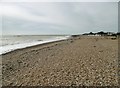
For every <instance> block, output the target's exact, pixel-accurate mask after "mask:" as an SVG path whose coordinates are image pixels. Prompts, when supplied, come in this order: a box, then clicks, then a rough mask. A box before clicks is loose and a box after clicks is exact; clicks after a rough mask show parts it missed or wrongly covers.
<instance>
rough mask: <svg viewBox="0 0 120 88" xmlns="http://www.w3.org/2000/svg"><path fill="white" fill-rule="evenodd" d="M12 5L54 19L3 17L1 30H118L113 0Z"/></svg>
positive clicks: (50, 31) (6, 31) (16, 32)
mask: <svg viewBox="0 0 120 88" xmlns="http://www.w3.org/2000/svg"><path fill="white" fill-rule="evenodd" d="M16 5H17V6H19V7H21V8H22V9H24V10H25V11H26V12H27V13H29V14H31V15H34V16H37V17H39V16H44V17H48V18H50V19H52V20H53V21H54V22H53V23H52V22H51V23H50V22H49V23H47V22H42V21H40V22H35V21H34V22H33V21H27V20H23V19H22V20H21V19H19V18H10V17H5V18H4V19H3V21H4V25H3V26H4V29H3V30H4V32H3V33H4V34H7V33H13V34H18V33H21V34H78V33H79V34H81V33H84V32H90V31H93V32H97V31H101V30H103V31H113V32H117V31H118V7H117V5H118V4H117V3H115V2H111V3H110V2H90V3H88V2H86V3H85V2H84V3H82V2H77V3H76V2H53V3H40V2H39V3H22V4H16ZM46 20H47V19H46ZM48 20H49V19H48ZM52 20H51V21H52ZM55 22H56V23H57V24H56V23H55ZM8 31H9V32H8Z"/></svg>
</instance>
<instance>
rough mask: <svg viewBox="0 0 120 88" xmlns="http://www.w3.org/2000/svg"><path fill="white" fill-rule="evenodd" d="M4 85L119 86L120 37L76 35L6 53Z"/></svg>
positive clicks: (3, 57) (3, 60)
mask: <svg viewBox="0 0 120 88" xmlns="http://www.w3.org/2000/svg"><path fill="white" fill-rule="evenodd" d="M2 66H3V67H2V73H3V75H2V81H3V86H118V75H117V70H118V68H117V67H118V39H115V40H113V39H111V38H106V37H85V36H81V37H76V38H71V39H68V40H64V41H60V42H54V43H50V44H44V45H38V46H34V47H30V48H25V49H20V50H15V51H13V52H10V53H7V54H5V55H2Z"/></svg>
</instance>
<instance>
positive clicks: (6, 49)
mask: <svg viewBox="0 0 120 88" xmlns="http://www.w3.org/2000/svg"><path fill="white" fill-rule="evenodd" d="M69 38H70V36H65V37H60V38H58V37H56V38H52V39H47V40H43V41H35V42H29V43H20V44H14V45H8V46H1V47H0V49H1V50H0V55H3V54H7V53H9V52H12V51H15V50H20V49H24V48H29V47H32V46H37V45H42V44H46V43H52V42H57V41H61V40H66V39H69Z"/></svg>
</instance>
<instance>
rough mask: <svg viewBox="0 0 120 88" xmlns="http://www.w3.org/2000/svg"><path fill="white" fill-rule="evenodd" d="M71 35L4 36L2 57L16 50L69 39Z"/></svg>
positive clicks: (1, 45)
mask: <svg viewBox="0 0 120 88" xmlns="http://www.w3.org/2000/svg"><path fill="white" fill-rule="evenodd" d="M69 37H70V36H69V35H2V36H0V55H1V54H5V53H8V52H11V51H14V50H16V49H21V48H26V47H30V46H35V45H38V44H44V43H49V42H54V41H60V40H65V39H68V38H69Z"/></svg>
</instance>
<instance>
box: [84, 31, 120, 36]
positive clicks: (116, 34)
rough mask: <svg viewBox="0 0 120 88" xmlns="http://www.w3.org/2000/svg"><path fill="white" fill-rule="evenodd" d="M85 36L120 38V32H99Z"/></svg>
mask: <svg viewBox="0 0 120 88" xmlns="http://www.w3.org/2000/svg"><path fill="white" fill-rule="evenodd" d="M83 35H93V36H94V35H99V36H120V32H117V33H114V32H103V31H100V32H97V33H93V32H90V33H84V34H83Z"/></svg>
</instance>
